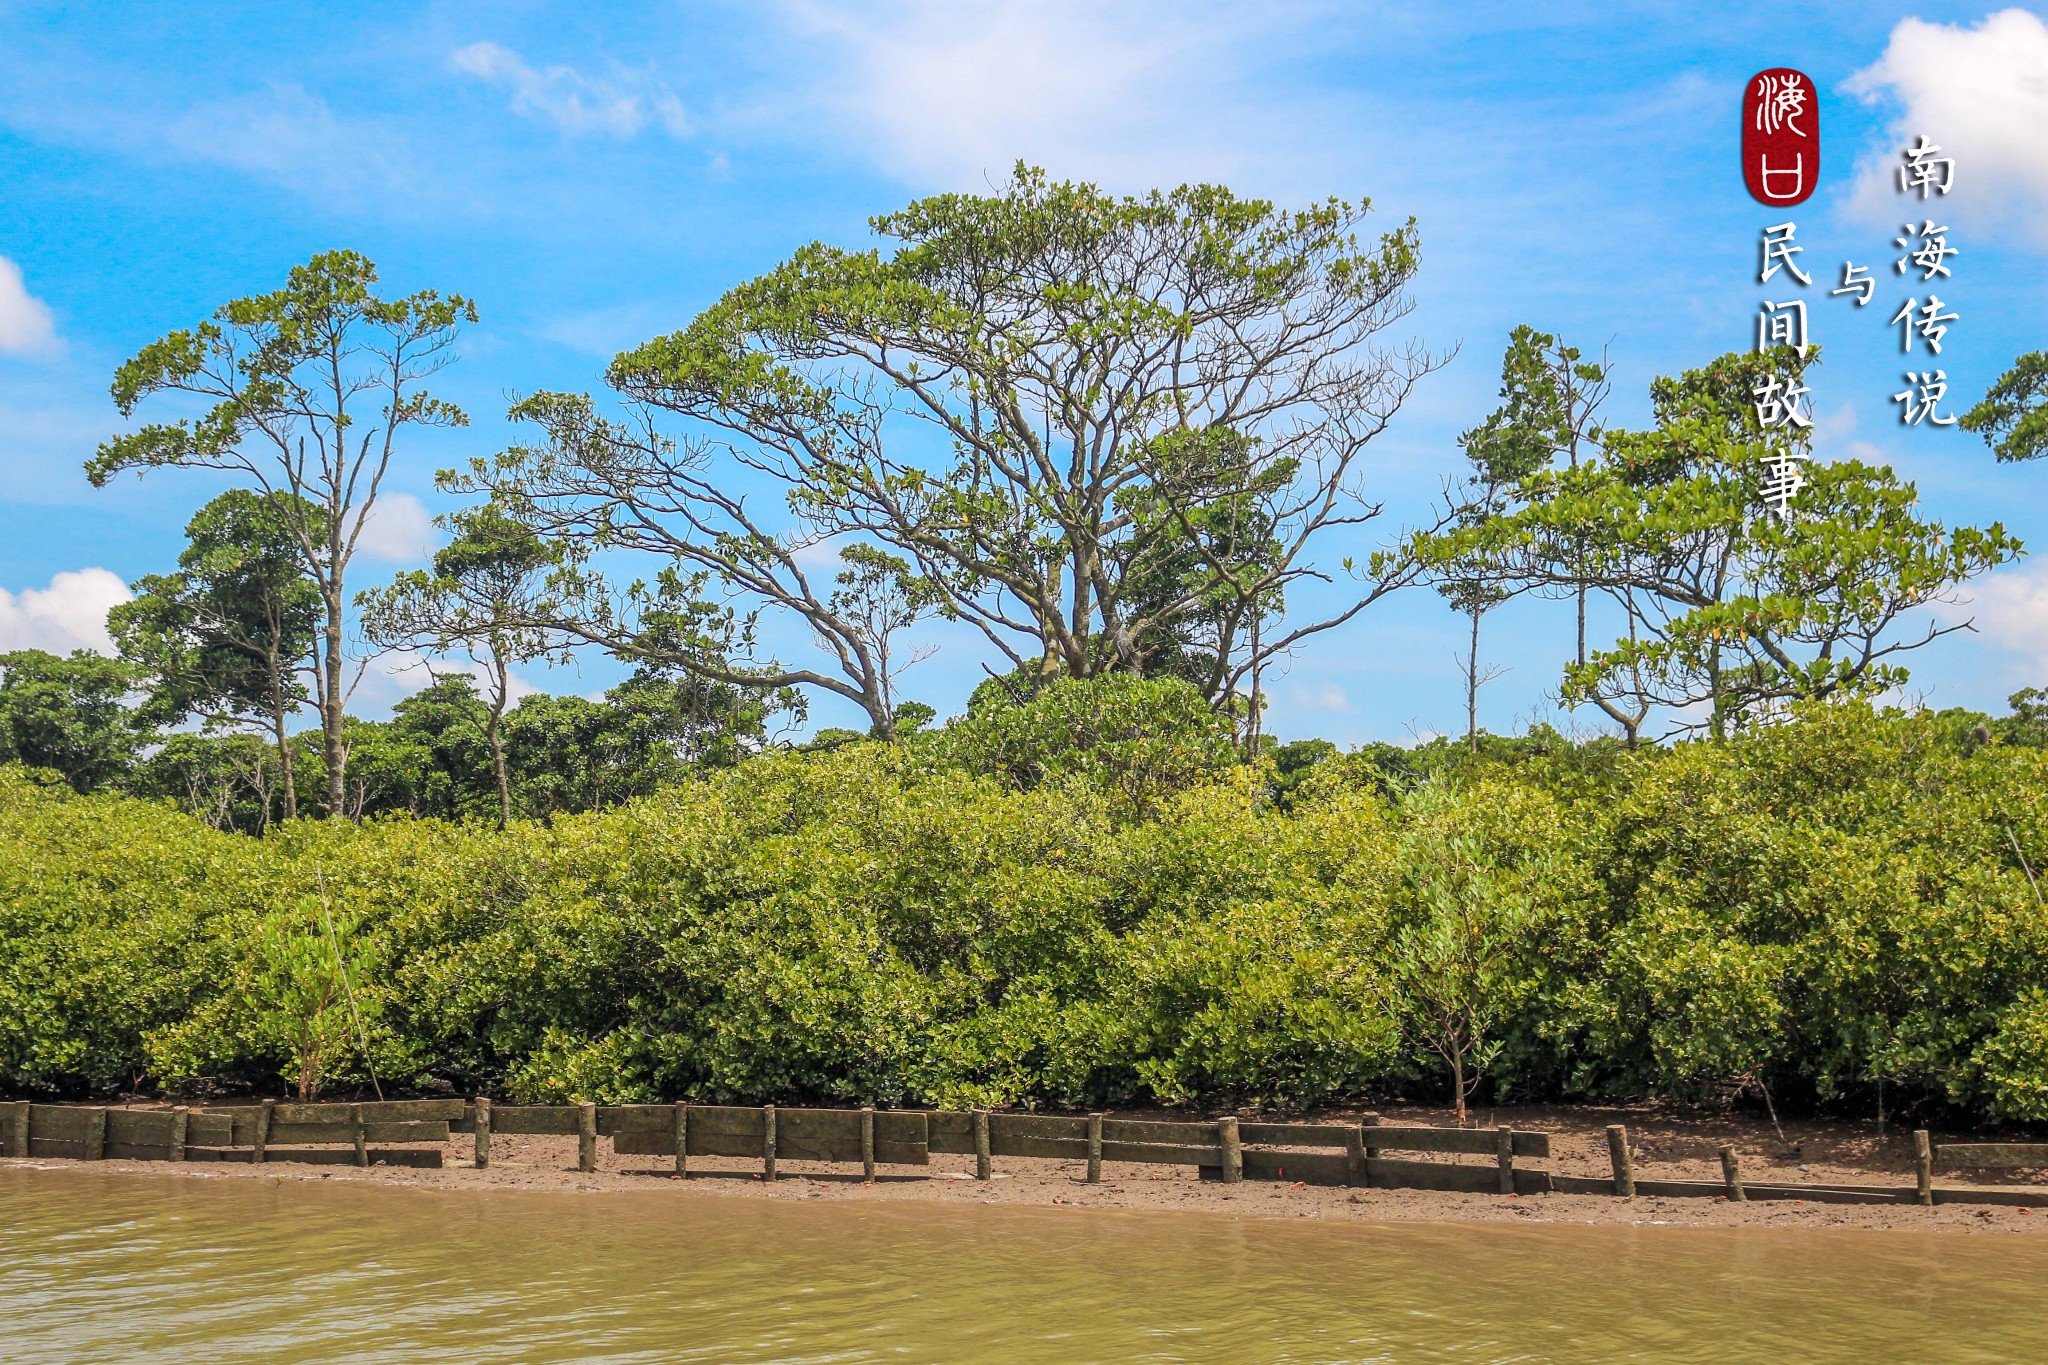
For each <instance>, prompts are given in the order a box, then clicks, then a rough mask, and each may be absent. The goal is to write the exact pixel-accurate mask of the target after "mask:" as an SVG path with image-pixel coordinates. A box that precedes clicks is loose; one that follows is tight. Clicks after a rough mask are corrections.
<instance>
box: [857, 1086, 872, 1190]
mask: <svg viewBox="0 0 2048 1365" xmlns="http://www.w3.org/2000/svg"><path fill="white" fill-rule="evenodd" d="M860 1178H861V1179H862V1180H864V1181H866V1182H867V1183H868V1184H870V1185H872V1184H874V1183H875V1106H873V1105H872V1104H864V1105H862V1106H861V1109H860Z"/></svg>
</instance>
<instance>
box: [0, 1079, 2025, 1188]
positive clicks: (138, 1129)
mask: <svg viewBox="0 0 2048 1365" xmlns="http://www.w3.org/2000/svg"><path fill="white" fill-rule="evenodd" d="M458 1133H469V1134H472V1135H473V1141H474V1145H473V1148H472V1151H473V1160H474V1163H475V1164H476V1165H477V1166H478V1167H484V1166H488V1165H489V1163H490V1159H491V1139H492V1137H493V1136H509V1135H526V1134H539V1135H549V1134H552V1135H557V1136H564V1137H574V1138H575V1139H576V1148H577V1166H578V1168H579V1169H581V1170H584V1171H593V1170H595V1169H596V1168H597V1154H598V1141H599V1139H600V1138H609V1139H610V1140H611V1142H612V1148H613V1150H614V1151H615V1152H616V1153H618V1154H620V1155H643V1156H666V1157H670V1158H672V1159H673V1161H674V1171H675V1173H676V1174H677V1175H678V1176H687V1175H688V1173H689V1160H690V1158H691V1157H693V1156H714V1157H737V1158H742V1159H758V1160H759V1161H760V1162H761V1174H762V1177H763V1178H764V1179H766V1180H774V1179H775V1178H776V1174H777V1164H778V1162H782V1161H806V1162H826V1163H833V1164H852V1163H856V1162H857V1163H859V1165H860V1167H861V1171H862V1175H863V1177H864V1178H866V1179H869V1180H872V1179H874V1178H875V1174H876V1170H877V1167H879V1166H923V1165H927V1164H928V1163H929V1161H930V1157H931V1154H932V1153H934V1152H936V1153H941V1154H947V1153H951V1154H958V1155H962V1156H972V1157H973V1158H974V1161H975V1174H976V1176H977V1177H978V1178H979V1179H983V1180H986V1179H988V1178H989V1175H990V1162H991V1160H992V1159H993V1158H995V1157H999V1156H1021V1157H1038V1158H1047V1159H1053V1160H1069V1161H1077V1162H1084V1163H1085V1164H1086V1171H1087V1175H1086V1179H1087V1180H1088V1181H1089V1183H1091V1184H1092V1183H1096V1182H1099V1181H1100V1180H1101V1179H1102V1167H1103V1163H1104V1162H1106V1161H1109V1162H1140V1163H1152V1164H1165V1165H1177V1166H1194V1167H1197V1168H1198V1169H1199V1170H1200V1172H1201V1174H1202V1175H1203V1177H1204V1178H1213V1179H1218V1180H1222V1181H1225V1182H1236V1181H1240V1180H1245V1179H1252V1180H1283V1181H1289V1182H1297V1183H1303V1184H1311V1185H1348V1186H1353V1187H1359V1188H1366V1187H1373V1186H1380V1187H1388V1188H1396V1187H1398V1188H1407V1189H1429V1190H1446V1191H1461V1192H1468V1193H1498V1194H1542V1193H1552V1192H1555V1193H1568V1194H1614V1195H1618V1196H1620V1197H1622V1198H1634V1197H1635V1196H1637V1195H1645V1196H1666V1197H1679V1198H1697V1197H1722V1198H1726V1199H1729V1200H1732V1201H1735V1202H1746V1201H1749V1200H1752V1199H1802V1200H1809V1201H1813V1202H1819V1203H1919V1204H1937V1203H1990V1204H2019V1205H2031V1206H2035V1207H2048V1190H2044V1189H2041V1188H2038V1187H2003V1188H1998V1187H1984V1186H1960V1187H1937V1186H1935V1184H1934V1180H1933V1176H1934V1171H1935V1169H1936V1168H1937V1167H1943V1168H1978V1169H2017V1168H2027V1167H2048V1145H2044V1144H2027V1143H1969V1144H1942V1145H1936V1144H1934V1143H1932V1142H1931V1141H1930V1140H1929V1138H1928V1135H1927V1134H1926V1133H1925V1132H1920V1133H1916V1134H1915V1135H1914V1137H1915V1144H1916V1151H1917V1157H1918V1160H1917V1178H1916V1182H1915V1187H1914V1188H1913V1189H1911V1190H1902V1189H1897V1188H1892V1187H1884V1186H1867V1185H1825V1186H1823V1185H1780V1184H1754V1183H1750V1182H1748V1181H1745V1180H1744V1178H1743V1175H1742V1170H1741V1165H1740V1163H1739V1161H1738V1160H1737V1158H1736V1155H1735V1151H1734V1149H1733V1148H1732V1147H1722V1148H1721V1149H1720V1156H1721V1172H1722V1178H1721V1180H1719V1181H1687V1180H1638V1179H1637V1178H1636V1175H1635V1162H1634V1156H1633V1147H1632V1144H1631V1143H1630V1141H1629V1134H1628V1130H1627V1128H1625V1127H1623V1126H1621V1125H1615V1126H1613V1127H1610V1128H1609V1129H1608V1130H1607V1140H1608V1152H1609V1158H1610V1162H1611V1173H1610V1175H1609V1176H1607V1177H1604V1178H1603V1177H1597V1176H1572V1175H1563V1174H1557V1173H1553V1172H1550V1171H1546V1170H1534V1169H1530V1168H1528V1167H1526V1166H1521V1165H1518V1164H1517V1160H1518V1158H1524V1157H1535V1158H1544V1157H1548V1156H1549V1155H1550V1138H1549V1136H1548V1135H1547V1134H1544V1133H1535V1132H1528V1131H1524V1130H1516V1129H1512V1128H1506V1127H1500V1128H1492V1129H1467V1128H1431V1127H1421V1126H1403V1125H1393V1124H1383V1123H1381V1122H1379V1120H1378V1118H1377V1116H1373V1115H1368V1116H1366V1118H1365V1120H1364V1121H1363V1122H1360V1123H1347V1124H1334V1123H1320V1124H1318V1123H1261V1122H1256V1121H1251V1120H1240V1119H1237V1118H1232V1117H1225V1118H1220V1119H1214V1120H1207V1121H1170V1120H1167V1121H1161V1120H1150V1119H1113V1118H1109V1117H1108V1116H1106V1115H1103V1114H1088V1115H1049V1114H1017V1113H1005V1112H1000V1111H991V1110H987V1109H975V1110H943V1109H941V1110H915V1109H883V1110H878V1109H873V1108H864V1109H809V1108H787V1107H780V1108H779V1107H777V1106H775V1105H762V1106H758V1107H756V1106H740V1105H707V1104H693V1103H688V1102H679V1103H675V1104H617V1105H599V1104H574V1105H510V1104H496V1103H494V1102H493V1101H491V1100H490V1099H488V1098H482V1097H480V1098H478V1099H475V1100H452V1099H451V1100H392V1101H380V1102H375V1103H370V1102H364V1103H312V1104H308V1103H291V1102H288V1101H278V1100H265V1101H263V1102H261V1103H260V1104H246V1105H237V1106H233V1107H223V1108H216V1109H127V1108H115V1107H96V1106H80V1105H50V1104H32V1103H29V1102H27V1101H14V1102H11V1103H0V1153H4V1154H5V1155H8V1156H15V1157H22V1156H51V1157H71V1158H82V1159H86V1160H95V1159H100V1158H122V1157H125V1158H131V1159H140V1160H171V1161H188V1160H190V1161H259V1162H260V1161H279V1160H282V1161H315V1162H327V1163H340V1162H352V1163H353V1164H355V1165H360V1166H366V1165H369V1164H370V1163H371V1162H372V1161H373V1160H374V1161H377V1162H381V1163H386V1164H397V1165H411V1166H430V1167H438V1166H440V1165H441V1164H442V1159H443V1155H444V1152H445V1150H446V1146H447V1144H448V1143H449V1141H450V1140H451V1138H452V1136H453V1135H455V1134H458ZM391 1144H399V1145H397V1146H392V1145H391ZM403 1144H414V1145H413V1146H410V1147H408V1146H405V1145H403ZM421 1144H427V1145H424V1146H423V1145H421ZM1390 1152H1398V1153H1409V1154H1427V1155H1433V1156H1436V1157H1443V1156H1458V1155H1474V1156H1481V1157H1490V1158H1491V1161H1489V1162H1487V1163H1485V1164H1476V1163H1466V1162H1458V1161H1444V1160H1414V1159H1410V1158H1408V1157H1405V1156H1404V1157H1393V1156H1388V1155H1386V1154H1387V1153H1390Z"/></svg>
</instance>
